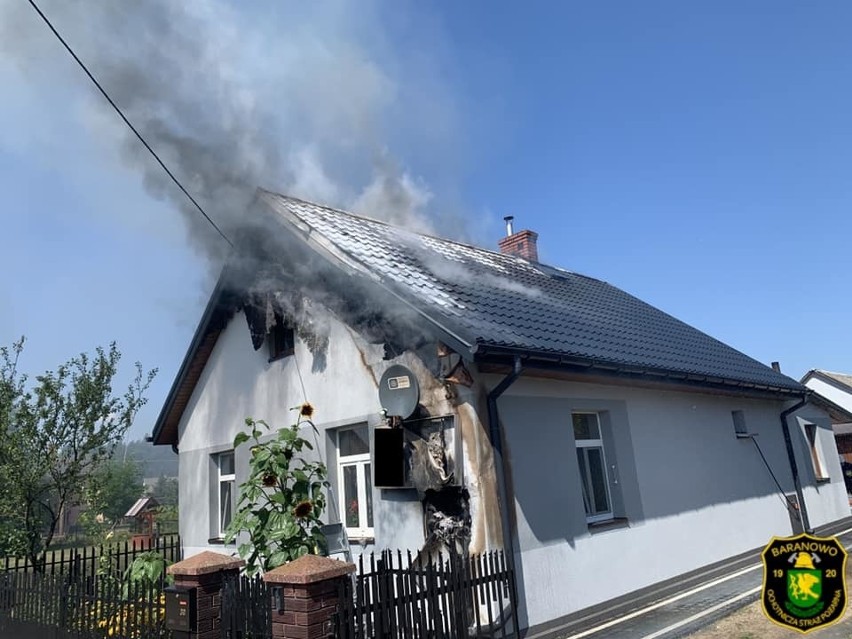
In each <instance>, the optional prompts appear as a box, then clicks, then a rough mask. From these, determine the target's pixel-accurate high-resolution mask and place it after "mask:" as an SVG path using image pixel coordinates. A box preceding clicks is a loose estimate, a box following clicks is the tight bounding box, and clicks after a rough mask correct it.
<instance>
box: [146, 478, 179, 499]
mask: <svg viewBox="0 0 852 639" xmlns="http://www.w3.org/2000/svg"><path fill="white" fill-rule="evenodd" d="M151 497H153V498H154V499H156V500H157V503H158V504H160V505H161V506H177V505H178V480H177V477H166V476H165V475H160V477H159V478H158V479H157V483H156V484H154V487H153V488H152V489H151Z"/></svg>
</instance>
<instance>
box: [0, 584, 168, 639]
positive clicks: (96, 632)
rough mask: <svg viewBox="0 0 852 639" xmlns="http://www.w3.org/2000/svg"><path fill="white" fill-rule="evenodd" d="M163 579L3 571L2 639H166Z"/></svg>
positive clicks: (0, 597)
mask: <svg viewBox="0 0 852 639" xmlns="http://www.w3.org/2000/svg"><path fill="white" fill-rule="evenodd" d="M162 585H163V584H162V583H161V584H159V586H158V587H155V588H148V587H143V586H141V585H139V584H130V585H122V584H121V583H120V582H118V581H116V580H113V579H109V578H105V577H101V576H97V577H83V578H74V577H71V576H69V575H61V574H58V573H57V574H49V575H43V574H39V573H34V572H23V571H22V572H12V571H9V572H6V573H0V637H17V638H18V639H44V638H51V639H106V638H107V637H114V638H116V639H166V638H168V637H169V636H170V634H169V632H168V631H166V630H165V611H164V601H163V597H162Z"/></svg>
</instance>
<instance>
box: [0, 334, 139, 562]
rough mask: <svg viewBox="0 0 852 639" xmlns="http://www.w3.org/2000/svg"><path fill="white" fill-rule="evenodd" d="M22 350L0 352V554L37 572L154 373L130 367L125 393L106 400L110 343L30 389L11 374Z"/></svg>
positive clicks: (114, 367)
mask: <svg viewBox="0 0 852 639" xmlns="http://www.w3.org/2000/svg"><path fill="white" fill-rule="evenodd" d="M23 345H24V340H23V339H21V340H20V341H18V342H16V343H15V344H13V345H12V347H11V348H7V347H2V348H0V486H2V487H3V490H2V491H0V520H2V521H3V522H4V526H3V527H2V530H0V535H2V537H1V538H0V543H5V544H6V546H5V547H0V554H2V553H6V554H23V555H26V556H27V557H28V558H29V560H30V561H31V562H32V564H33V566H35V568H36V570H41V569H43V567H44V559H45V552H46V551H47V549H48V548H49V547H50V544H51V542H52V541H53V536H54V534H55V532H56V528H57V525H58V524H59V521H60V517H62V513H63V510H64V509H65V508H67V507H68V506H70V505H72V504H73V503H74V502H76V501H78V500H81V499H82V498H83V497H84V496H85V494H86V492H87V489H88V488H89V486H90V482H91V480H92V477H93V476H94V474H95V473H96V472H97V471H98V469H99V468H101V467H102V466H103V464H104V463H105V462H106V461H107V460H108V459H109V457H110V455H111V454H112V451H113V448H114V447H115V445H116V443H118V442H120V441H121V440H122V438H123V437H124V434H125V433H126V432H127V429H128V428H129V427H130V425H131V424H132V423H133V419H134V418H135V416H136V414H137V412H138V411H139V409H140V408H141V407H142V406H143V405H144V404H145V401H146V400H145V398H144V393H145V391H146V390H147V388H148V386H149V385H150V383H151V381H152V380H153V378H154V375H155V373H156V371H150V372H148V373H147V374H146V373H143V371H142V367H141V366H140V365H139V364H138V363H137V364H136V375H135V377H134V379H133V381H132V382H131V384H130V385H129V386H128V388H127V391H126V392H125V393H124V394H123V395H115V394H113V390H112V382H113V378H114V377H115V375H116V373H117V371H118V362H119V360H120V359H121V354H120V353H119V352H118V349H117V348H116V346H115V344H111V345H110V347H109V349H108V350H104V349H102V348H98V349H96V350H95V354H94V356H89V355H86V354H85V353H84V354H81V355H78V356H77V357H74V358H72V359H70V360H69V361H68V362H66V363H64V364H61V365H60V366H59V367H58V368H57V369H56V371H47V372H46V373H44V374H43V375H40V376H38V377H36V378H35V384H32V385H30V384H28V379H27V376H26V375H24V374H22V373H20V372H19V371H18V358H19V356H20V354H21V352H22V351H23ZM10 530H12V531H14V534H11V533H10V532H9V531H10Z"/></svg>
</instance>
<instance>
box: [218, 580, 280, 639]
mask: <svg viewBox="0 0 852 639" xmlns="http://www.w3.org/2000/svg"><path fill="white" fill-rule="evenodd" d="M270 596H271V594H270V589H269V587H268V586H267V585H266V583H265V582H264V581H263V578H262V577H260V576H259V575H257V576H254V577H246V576H245V575H238V576H237V577H233V578H227V579H225V580H224V581H223V582H222V617H221V627H222V639H268V638H269V637H272V602H271V600H270Z"/></svg>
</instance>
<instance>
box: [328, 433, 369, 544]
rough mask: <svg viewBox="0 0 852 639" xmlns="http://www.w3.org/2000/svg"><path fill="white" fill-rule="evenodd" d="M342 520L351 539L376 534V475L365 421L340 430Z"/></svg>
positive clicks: (338, 467)
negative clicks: (374, 497)
mask: <svg viewBox="0 0 852 639" xmlns="http://www.w3.org/2000/svg"><path fill="white" fill-rule="evenodd" d="M337 477H338V481H339V484H340V492H339V494H340V520H341V521H342V522H343V525H344V526H345V527H346V533H347V535H348V536H349V537H350V538H354V539H366V538H370V537H373V474H372V465H371V463H370V431H369V429H368V428H367V426H366V424H365V425H362V426H355V427H353V428H343V429H341V430H339V431H337Z"/></svg>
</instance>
